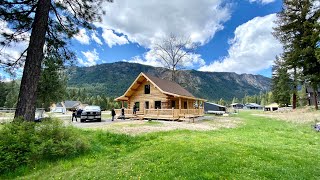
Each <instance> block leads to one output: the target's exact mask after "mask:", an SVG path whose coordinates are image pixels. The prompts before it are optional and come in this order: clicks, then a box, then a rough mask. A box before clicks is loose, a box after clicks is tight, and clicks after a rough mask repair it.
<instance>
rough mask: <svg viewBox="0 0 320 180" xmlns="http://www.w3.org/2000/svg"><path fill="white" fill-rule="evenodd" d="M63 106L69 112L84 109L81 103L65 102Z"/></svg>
mask: <svg viewBox="0 0 320 180" xmlns="http://www.w3.org/2000/svg"><path fill="white" fill-rule="evenodd" d="M63 104H64V107H65V108H66V109H67V110H68V111H72V110H76V109H78V108H80V107H82V104H81V102H80V101H64V102H63Z"/></svg>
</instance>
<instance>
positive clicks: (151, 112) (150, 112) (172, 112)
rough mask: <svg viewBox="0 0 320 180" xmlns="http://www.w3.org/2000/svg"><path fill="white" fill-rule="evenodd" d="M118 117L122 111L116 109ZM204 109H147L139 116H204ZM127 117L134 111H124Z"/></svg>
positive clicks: (139, 112)
mask: <svg viewBox="0 0 320 180" xmlns="http://www.w3.org/2000/svg"><path fill="white" fill-rule="evenodd" d="M115 112H116V114H117V115H121V109H115ZM203 112H204V111H203V109H181V111H180V110H179V109H145V110H144V111H138V112H137V114H141V113H143V114H144V116H170V117H179V116H181V115H196V116H198V115H203ZM124 113H125V115H129V114H130V115H132V109H124Z"/></svg>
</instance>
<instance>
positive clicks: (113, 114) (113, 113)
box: [111, 108, 116, 121]
mask: <svg viewBox="0 0 320 180" xmlns="http://www.w3.org/2000/svg"><path fill="white" fill-rule="evenodd" d="M115 115H116V112H115V111H114V108H112V110H111V116H112V119H111V121H114V116H115Z"/></svg>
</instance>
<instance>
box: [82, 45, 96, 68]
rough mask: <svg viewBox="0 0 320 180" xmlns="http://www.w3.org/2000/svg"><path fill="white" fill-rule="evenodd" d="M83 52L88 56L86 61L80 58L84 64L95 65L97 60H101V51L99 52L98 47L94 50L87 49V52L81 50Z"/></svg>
mask: <svg viewBox="0 0 320 180" xmlns="http://www.w3.org/2000/svg"><path fill="white" fill-rule="evenodd" d="M81 53H82V54H83V55H84V57H86V59H87V60H86V61H84V60H83V59H81V58H78V62H79V63H80V64H81V65H84V66H94V65H96V64H97V61H98V60H100V58H99V53H98V52H97V50H96V49H93V51H86V52H83V51H81Z"/></svg>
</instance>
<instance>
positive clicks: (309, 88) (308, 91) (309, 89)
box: [306, 87, 320, 93]
mask: <svg viewBox="0 0 320 180" xmlns="http://www.w3.org/2000/svg"><path fill="white" fill-rule="evenodd" d="M306 91H307V93H313V88H311V87H307V88H306ZM318 92H320V88H319V89H318Z"/></svg>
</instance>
